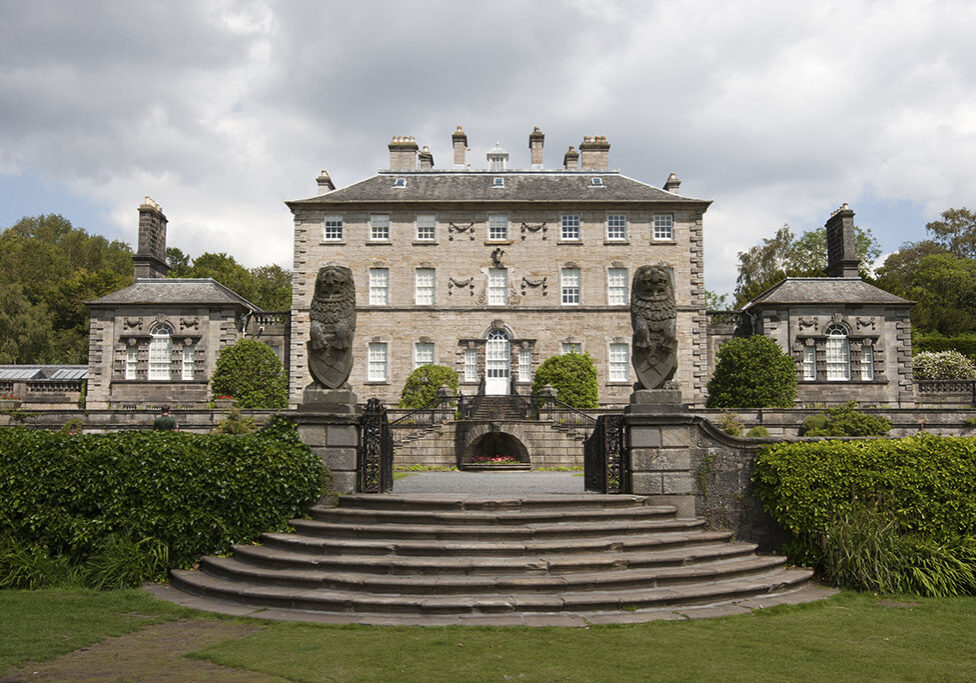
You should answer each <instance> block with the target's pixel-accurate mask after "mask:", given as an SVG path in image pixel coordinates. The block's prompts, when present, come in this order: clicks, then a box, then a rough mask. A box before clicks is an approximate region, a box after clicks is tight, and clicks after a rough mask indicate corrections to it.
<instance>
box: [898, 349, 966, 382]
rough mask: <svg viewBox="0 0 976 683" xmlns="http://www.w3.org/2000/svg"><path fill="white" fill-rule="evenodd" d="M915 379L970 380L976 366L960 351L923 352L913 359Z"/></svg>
mask: <svg viewBox="0 0 976 683" xmlns="http://www.w3.org/2000/svg"><path fill="white" fill-rule="evenodd" d="M912 366H913V369H914V374H915V379H969V378H970V377H976V365H974V364H973V362H972V361H971V360H969V359H968V358H966V357H965V356H964V355H962V354H961V353H959V352H958V351H938V352H933V351H923V352H921V353H916V354H915V355H914V356H913V357H912Z"/></svg>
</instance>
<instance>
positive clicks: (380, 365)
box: [366, 342, 386, 382]
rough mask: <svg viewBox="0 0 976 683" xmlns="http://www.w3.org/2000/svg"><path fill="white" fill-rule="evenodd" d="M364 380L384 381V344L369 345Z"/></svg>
mask: <svg viewBox="0 0 976 683" xmlns="http://www.w3.org/2000/svg"><path fill="white" fill-rule="evenodd" d="M366 380H367V381H369V382H385V381H386V342H373V343H372V344H370V345H369V353H368V363H367V370H366Z"/></svg>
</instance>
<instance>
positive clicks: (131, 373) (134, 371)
mask: <svg viewBox="0 0 976 683" xmlns="http://www.w3.org/2000/svg"><path fill="white" fill-rule="evenodd" d="M138 370H139V347H138V346H136V345H135V344H129V345H128V346H126V347H125V378H126V379H136V377H138V376H139V375H138Z"/></svg>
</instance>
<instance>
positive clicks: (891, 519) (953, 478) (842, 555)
mask: <svg viewBox="0 0 976 683" xmlns="http://www.w3.org/2000/svg"><path fill="white" fill-rule="evenodd" d="M753 482H754V483H755V485H756V489H757V492H758V494H759V497H760V499H761V500H762V503H763V507H764V508H765V510H766V512H768V513H769V514H770V516H772V517H773V519H775V520H776V521H777V522H778V523H779V524H780V525H781V526H782V527H783V528H785V529H786V530H788V531H789V532H791V533H792V534H793V535H794V541H793V542H792V543H790V544H788V546H787V548H786V550H787V552H788V554H789V555H790V558H791V560H793V561H798V560H800V561H804V560H805V561H806V562H809V563H811V564H813V565H814V566H816V568H817V569H818V571H819V572H820V573H821V575H822V576H824V577H825V578H830V579H831V580H833V581H835V582H836V583H839V584H840V585H844V586H849V587H854V588H862V589H863V588H867V589H871V590H885V591H912V592H918V593H921V594H924V595H951V594H954V593H972V592H973V591H974V590H976V584H974V582H973V580H972V577H973V576H976V439H973V438H965V437H937V436H932V435H929V434H921V435H918V436H914V437H911V438H907V439H897V440H894V439H878V440H873V441H846V442H842V441H820V442H806V443H799V442H796V443H777V444H774V445H770V446H767V447H765V448H763V449H761V450H760V452H759V454H758V456H757V457H756V461H755V469H754V471H753Z"/></svg>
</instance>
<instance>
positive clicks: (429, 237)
mask: <svg viewBox="0 0 976 683" xmlns="http://www.w3.org/2000/svg"><path fill="white" fill-rule="evenodd" d="M414 226H415V228H416V232H415V233H414V235H416V239H417V241H418V242H433V241H434V240H436V239H437V216H435V215H434V214H431V213H421V214H417V219H416V222H415V223H414Z"/></svg>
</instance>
